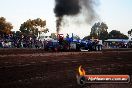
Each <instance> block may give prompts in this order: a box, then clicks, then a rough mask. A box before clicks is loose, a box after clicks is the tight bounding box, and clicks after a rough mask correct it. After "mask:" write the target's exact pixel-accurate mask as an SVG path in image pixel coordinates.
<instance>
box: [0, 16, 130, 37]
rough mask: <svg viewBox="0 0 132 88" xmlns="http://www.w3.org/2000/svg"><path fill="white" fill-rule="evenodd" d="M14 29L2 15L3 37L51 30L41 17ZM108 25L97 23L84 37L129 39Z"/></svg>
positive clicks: (34, 34) (31, 34)
mask: <svg viewBox="0 0 132 88" xmlns="http://www.w3.org/2000/svg"><path fill="white" fill-rule="evenodd" d="M12 29H13V25H12V24H11V23H10V22H8V21H7V20H6V18H4V17H0V38H3V37H4V36H5V35H7V34H14V35H16V36H20V35H24V36H32V37H38V33H40V32H44V33H47V32H48V31H49V29H48V28H46V20H42V19H40V18H37V19H33V20H31V19H29V20H27V21H25V22H23V23H22V24H21V26H20V28H19V31H17V32H16V33H13V32H12V31H11V30H12ZM107 30H108V25H107V24H106V23H104V22H98V23H95V24H94V25H93V26H92V28H91V32H90V35H88V36H86V37H84V39H91V38H97V39H101V40H106V39H128V36H127V35H125V34H123V33H121V32H120V31H118V30H112V31H111V32H109V33H108V31H107ZM128 35H130V36H132V29H131V30H129V31H128ZM51 36H53V37H55V34H51Z"/></svg>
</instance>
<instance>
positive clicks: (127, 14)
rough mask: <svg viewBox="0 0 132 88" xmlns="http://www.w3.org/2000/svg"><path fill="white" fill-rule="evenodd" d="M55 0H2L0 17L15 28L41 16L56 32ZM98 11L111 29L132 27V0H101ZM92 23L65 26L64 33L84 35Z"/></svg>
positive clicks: (122, 29)
mask: <svg viewBox="0 0 132 88" xmlns="http://www.w3.org/2000/svg"><path fill="white" fill-rule="evenodd" d="M53 8H54V0H1V3H0V11H1V12H0V17H1V16H3V17H5V18H6V19H7V21H9V22H11V23H12V24H13V26H14V30H18V29H19V26H20V25H21V24H22V23H23V22H24V21H26V20H28V19H36V18H41V19H43V20H46V21H47V27H48V28H49V29H50V32H56V26H55V20H56V18H55V15H54V13H53ZM97 13H98V14H99V16H100V19H101V21H103V22H105V23H106V24H107V25H108V27H109V29H108V31H111V30H115V29H116V30H119V31H121V32H122V33H124V34H127V31H128V30H129V29H132V0H100V5H99V6H98V9H97ZM90 28H91V25H85V26H79V27H78V26H77V25H76V26H69V27H68V28H63V30H62V31H61V32H62V33H70V34H71V33H72V32H74V33H75V34H77V35H79V36H81V37H84V36H86V35H88V34H89V33H90Z"/></svg>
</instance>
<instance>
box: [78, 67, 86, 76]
mask: <svg viewBox="0 0 132 88" xmlns="http://www.w3.org/2000/svg"><path fill="white" fill-rule="evenodd" d="M78 70H79V74H80V76H84V75H85V74H86V73H85V70H84V69H83V68H82V66H79V69H78Z"/></svg>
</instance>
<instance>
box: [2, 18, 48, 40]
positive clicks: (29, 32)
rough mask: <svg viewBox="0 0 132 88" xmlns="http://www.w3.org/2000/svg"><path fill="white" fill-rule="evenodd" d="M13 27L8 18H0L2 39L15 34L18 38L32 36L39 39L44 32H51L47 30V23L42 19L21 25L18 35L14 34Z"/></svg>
mask: <svg viewBox="0 0 132 88" xmlns="http://www.w3.org/2000/svg"><path fill="white" fill-rule="evenodd" d="M12 29H13V25H12V24H11V23H10V22H7V21H6V18H4V17H0V37H1V38H3V37H4V36H5V35H8V34H15V35H16V36H20V35H24V36H32V37H37V36H38V33H40V32H44V33H47V32H48V31H49V29H48V28H46V21H45V20H42V19H40V18H37V19H34V20H31V19H29V20H27V21H25V22H24V23H22V24H21V26H20V28H19V31H17V32H16V33H14V32H12Z"/></svg>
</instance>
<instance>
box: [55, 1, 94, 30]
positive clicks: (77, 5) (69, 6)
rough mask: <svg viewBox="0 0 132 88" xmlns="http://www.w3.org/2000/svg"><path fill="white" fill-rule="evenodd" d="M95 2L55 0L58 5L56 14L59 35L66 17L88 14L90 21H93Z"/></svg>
mask: <svg viewBox="0 0 132 88" xmlns="http://www.w3.org/2000/svg"><path fill="white" fill-rule="evenodd" d="M94 1H96V0H55V3H56V5H55V8H54V13H55V15H56V17H57V20H56V28H57V33H59V31H60V26H61V23H62V21H63V17H64V16H74V15H78V14H79V13H82V12H83V13H85V12H86V14H87V16H86V17H87V18H88V20H90V21H91V20H93V19H94V17H95V11H94V5H95V2H94ZM83 10H84V11H83Z"/></svg>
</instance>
